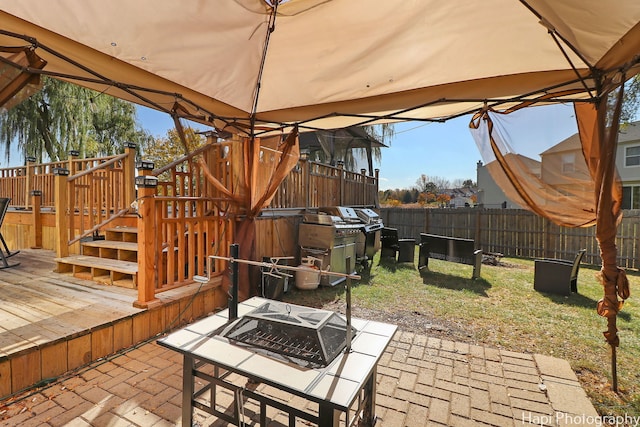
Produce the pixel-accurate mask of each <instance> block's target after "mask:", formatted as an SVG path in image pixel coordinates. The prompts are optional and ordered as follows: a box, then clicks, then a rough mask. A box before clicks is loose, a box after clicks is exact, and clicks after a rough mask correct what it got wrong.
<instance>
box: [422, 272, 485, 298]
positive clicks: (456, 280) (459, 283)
mask: <svg viewBox="0 0 640 427" xmlns="http://www.w3.org/2000/svg"><path fill="white" fill-rule="evenodd" d="M420 276H421V277H422V283H424V284H425V285H431V286H437V287H439V288H446V289H451V290H454V291H470V292H473V293H476V294H478V295H480V296H483V297H489V295H488V294H487V290H488V289H489V288H491V283H489V282H487V281H486V280H485V279H482V278H479V279H465V278H462V277H460V276H454V275H451V274H443V273H438V272H434V271H429V270H427V269H426V268H425V269H423V270H421V271H420Z"/></svg>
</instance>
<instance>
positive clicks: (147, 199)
mask: <svg viewBox="0 0 640 427" xmlns="http://www.w3.org/2000/svg"><path fill="white" fill-rule="evenodd" d="M151 170H153V163H151V167H150V168H144V169H142V170H141V175H138V176H137V177H136V178H135V184H136V186H137V187H138V195H139V198H138V299H137V300H136V301H135V302H134V303H133V306H134V307H138V308H152V307H156V306H158V305H160V304H161V302H160V300H159V299H157V298H156V281H157V277H156V274H155V273H156V271H157V268H156V267H157V266H156V241H155V239H154V234H155V228H156V224H155V222H156V217H155V210H156V209H155V195H156V187H157V186H158V178H156V177H155V176H151Z"/></svg>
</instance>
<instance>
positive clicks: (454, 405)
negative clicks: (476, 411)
mask: <svg viewBox="0 0 640 427" xmlns="http://www.w3.org/2000/svg"><path fill="white" fill-rule="evenodd" d="M451 414H455V415H459V416H460V417H463V418H469V415H470V414H471V398H470V397H469V395H464V394H458V393H453V394H452V395H451Z"/></svg>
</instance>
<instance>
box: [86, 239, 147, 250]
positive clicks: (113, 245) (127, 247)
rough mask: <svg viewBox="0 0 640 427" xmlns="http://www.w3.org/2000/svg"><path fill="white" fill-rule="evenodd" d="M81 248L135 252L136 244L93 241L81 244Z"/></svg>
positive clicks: (117, 241)
mask: <svg viewBox="0 0 640 427" xmlns="http://www.w3.org/2000/svg"><path fill="white" fill-rule="evenodd" d="M82 246H88V247H91V248H107V249H122V250H125V251H137V250H138V243H137V242H123V241H120V240H94V241H92V242H82Z"/></svg>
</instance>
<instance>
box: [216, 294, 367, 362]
mask: <svg viewBox="0 0 640 427" xmlns="http://www.w3.org/2000/svg"><path fill="white" fill-rule="evenodd" d="M293 307H294V308H292V306H290V305H288V304H285V303H280V302H276V301H271V302H268V303H265V304H263V305H261V306H260V307H258V308H256V309H255V310H253V311H251V312H249V313H247V314H245V315H244V316H243V317H241V318H240V319H238V320H237V321H235V322H234V323H232V324H231V325H230V326H228V327H227V328H226V329H225V330H224V331H223V332H222V336H224V337H226V338H227V339H228V340H229V341H230V342H232V343H234V344H236V345H241V346H247V347H250V348H251V349H253V350H254V351H256V352H260V353H263V354H265V355H268V356H271V357H274V358H277V359H286V360H287V361H290V362H293V363H296V364H298V365H300V366H307V367H311V368H317V367H324V366H327V365H328V364H329V363H331V361H332V360H333V359H334V358H335V357H336V356H337V355H338V354H339V353H340V352H341V351H342V350H343V349H344V348H345V347H346V331H347V323H346V320H345V319H343V318H342V317H340V316H339V315H337V314H336V313H333V312H330V311H325V310H317V309H313V308H304V307H299V306H293ZM353 332H354V333H355V330H353Z"/></svg>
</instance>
